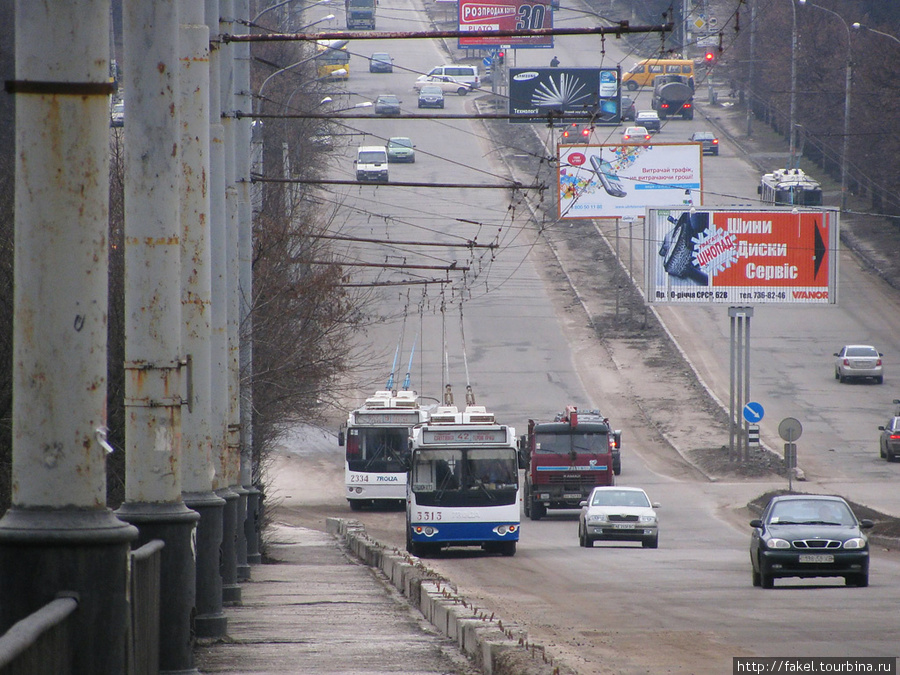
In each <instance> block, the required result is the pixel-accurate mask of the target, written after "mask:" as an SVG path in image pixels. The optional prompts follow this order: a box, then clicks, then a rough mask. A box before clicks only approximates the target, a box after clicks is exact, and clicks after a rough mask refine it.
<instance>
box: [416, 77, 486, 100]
mask: <svg viewBox="0 0 900 675" xmlns="http://www.w3.org/2000/svg"><path fill="white" fill-rule="evenodd" d="M427 85H433V86H436V87H440V88H441V91H443V92H444V93H445V94H446V93H447V92H456V93H457V94H459V95H460V96H465V95H466V94H468V93H469V92H470V91H472V86H471V85H470V84H468V83H466V82H459V81H458V80H455V79H453V78H452V77H450V76H449V75H420V76H419V78H418V79H417V80H416V81H415V82H413V89H415V90H416V91H419V89H421V88H422V87H425V86H427Z"/></svg>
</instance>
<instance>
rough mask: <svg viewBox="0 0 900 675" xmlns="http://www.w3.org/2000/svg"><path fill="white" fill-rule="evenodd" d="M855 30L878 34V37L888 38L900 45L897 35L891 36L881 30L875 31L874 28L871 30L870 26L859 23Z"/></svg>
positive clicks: (855, 25)
mask: <svg viewBox="0 0 900 675" xmlns="http://www.w3.org/2000/svg"><path fill="white" fill-rule="evenodd" d="M853 30H867V31H869V32H870V33H876V34H877V35H883V36H884V37H886V38H890V39H891V40H893V41H894V42H896V43H897V44H900V38H898V37H897V36H896V35H891V34H890V33H885V32H883V31H880V30H875V29H874V28H869V27H868V26H863V25H862V24H861V23H858V22H857V23H854V24H853Z"/></svg>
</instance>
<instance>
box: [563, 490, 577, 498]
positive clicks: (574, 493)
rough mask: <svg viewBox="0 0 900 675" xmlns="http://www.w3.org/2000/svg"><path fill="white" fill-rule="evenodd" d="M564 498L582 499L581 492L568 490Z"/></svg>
mask: <svg viewBox="0 0 900 675" xmlns="http://www.w3.org/2000/svg"><path fill="white" fill-rule="evenodd" d="M563 499H581V493H580V492H567V493H566V494H564V495H563Z"/></svg>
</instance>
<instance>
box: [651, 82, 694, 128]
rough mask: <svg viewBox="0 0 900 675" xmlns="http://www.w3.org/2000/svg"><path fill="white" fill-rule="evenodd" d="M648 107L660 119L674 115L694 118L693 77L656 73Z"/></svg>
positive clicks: (687, 118)
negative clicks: (651, 97)
mask: <svg viewBox="0 0 900 675" xmlns="http://www.w3.org/2000/svg"><path fill="white" fill-rule="evenodd" d="M650 107H651V108H653V109H654V110H655V111H656V112H657V114H658V115H659V119H661V120H664V119H666V118H667V117H673V116H676V115H678V116H680V117H681V118H682V119H686V120H692V119H694V79H693V78H692V77H688V76H687V75H657V76H656V79H655V80H654V83H653V99H652V101H651V103H650Z"/></svg>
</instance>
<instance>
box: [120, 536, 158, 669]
mask: <svg viewBox="0 0 900 675" xmlns="http://www.w3.org/2000/svg"><path fill="white" fill-rule="evenodd" d="M163 546H165V544H164V542H163V541H162V540H160V539H154V540H152V541H149V542H147V543H146V544H144V545H143V546H141V547H140V548H139V549H136V550H134V551H132V552H131V585H130V588H129V594H130V605H131V626H130V631H129V632H130V636H129V637H130V639H129V640H128V672H129V673H131V675H156V673H158V672H159V615H160V592H161V588H160V570H161V566H162V549H163Z"/></svg>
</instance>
